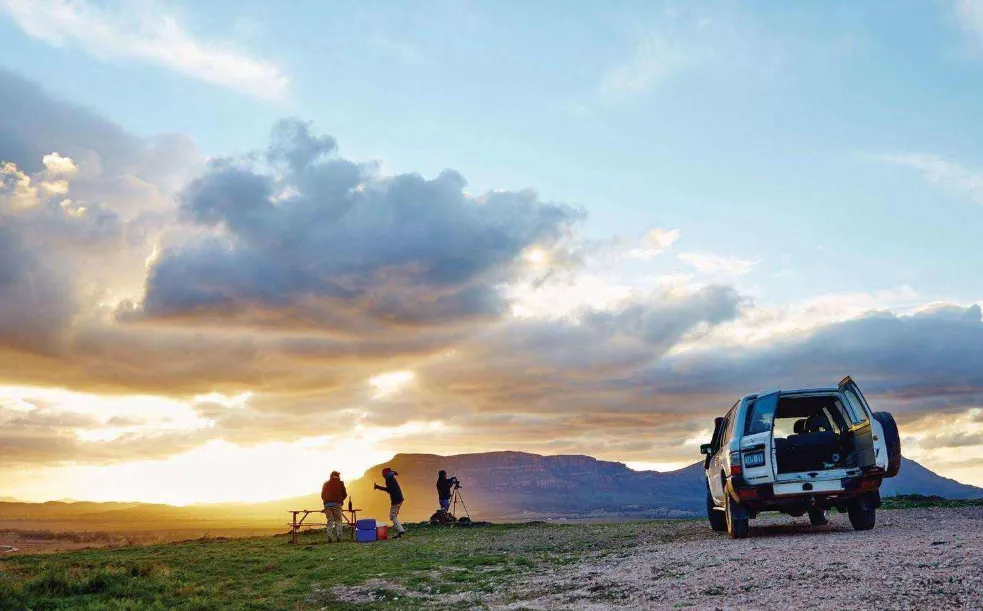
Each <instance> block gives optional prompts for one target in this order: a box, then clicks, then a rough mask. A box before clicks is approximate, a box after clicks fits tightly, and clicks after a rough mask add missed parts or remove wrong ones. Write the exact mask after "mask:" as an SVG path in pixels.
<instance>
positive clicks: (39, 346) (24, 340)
mask: <svg viewBox="0 0 983 611" xmlns="http://www.w3.org/2000/svg"><path fill="white" fill-rule="evenodd" d="M21 229H22V228H21V226H20V224H19V223H16V222H14V221H13V220H12V219H9V218H4V217H3V216H0V345H5V346H9V347H13V348H15V349H18V350H26V351H29V352H41V353H47V352H51V351H55V350H57V349H58V346H59V344H60V343H61V336H62V334H63V333H64V332H65V329H66V328H67V327H68V325H69V323H70V322H71V319H72V316H74V314H75V311H76V303H75V295H74V293H73V291H72V289H71V285H70V283H69V282H68V279H67V278H65V277H63V276H61V275H59V272H58V270H56V269H51V268H49V267H47V266H46V265H45V263H44V261H43V260H42V259H41V257H40V256H39V254H38V253H34V252H31V251H30V250H29V249H28V248H27V247H26V246H25V245H24V243H23V239H22V235H23V234H22V232H21Z"/></svg>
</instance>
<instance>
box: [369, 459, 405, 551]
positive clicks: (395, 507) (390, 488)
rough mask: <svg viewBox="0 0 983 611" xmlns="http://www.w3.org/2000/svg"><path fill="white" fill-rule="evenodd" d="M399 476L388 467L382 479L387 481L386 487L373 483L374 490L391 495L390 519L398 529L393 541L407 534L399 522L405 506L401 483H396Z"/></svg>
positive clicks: (384, 470) (383, 471) (383, 472)
mask: <svg viewBox="0 0 983 611" xmlns="http://www.w3.org/2000/svg"><path fill="white" fill-rule="evenodd" d="M397 475H398V473H396V472H395V471H393V470H392V469H390V468H389V467H386V468H385V469H383V470H382V478H383V479H384V480H385V481H386V485H385V486H380V485H379V484H376V483H375V482H373V483H372V486H373V488H375V489H376V490H382V491H383V492H386V493H388V494H389V519H390V520H392V521H393V528H395V529H396V534H395V535H393V539H399V538H400V537H402V536H403V535H404V534H406V529H404V528H403V524H402V522H400V521H399V508H400V507H402V506H403V491H402V490H400V488H399V482H398V481H396V476H397Z"/></svg>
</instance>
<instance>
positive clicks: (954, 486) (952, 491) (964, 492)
mask: <svg viewBox="0 0 983 611" xmlns="http://www.w3.org/2000/svg"><path fill="white" fill-rule="evenodd" d="M881 494H882V495H884V496H897V495H899V494H922V495H925V496H931V495H935V496H941V497H944V498H947V499H978V498H983V488H977V487H976V486H970V485H969V484H963V483H961V482H957V481H956V480H954V479H949V478H948V477H942V476H941V475H939V474H938V473H936V472H934V471H930V470H928V469H926V468H925V467H923V466H921V465H920V464H918V463H916V462H915V461H913V460H909V459H907V458H902V459H901V472H900V473H898V476H897V477H892V478H890V479H886V480H884V483H883V484H882V485H881Z"/></svg>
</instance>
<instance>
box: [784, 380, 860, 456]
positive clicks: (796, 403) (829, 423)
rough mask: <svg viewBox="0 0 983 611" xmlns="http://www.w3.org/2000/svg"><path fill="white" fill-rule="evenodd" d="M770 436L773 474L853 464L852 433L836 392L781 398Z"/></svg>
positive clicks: (854, 453) (854, 450) (853, 447)
mask: <svg viewBox="0 0 983 611" xmlns="http://www.w3.org/2000/svg"><path fill="white" fill-rule="evenodd" d="M772 438H773V442H774V448H775V461H776V465H775V473H776V475H785V474H790V473H803V472H810V471H823V470H831V469H847V468H851V467H855V466H856V464H857V458H856V457H857V453H856V448H855V444H854V436H853V434H852V433H851V432H850V431H849V426H848V425H847V421H846V418H845V417H844V408H843V404H842V402H841V400H840V398H839V396H838V395H836V394H829V395H819V396H816V395H809V396H802V397H788V398H786V397H783V398H781V399H780V400H779V402H778V407H777V409H776V410H775V415H774V420H773V425H772Z"/></svg>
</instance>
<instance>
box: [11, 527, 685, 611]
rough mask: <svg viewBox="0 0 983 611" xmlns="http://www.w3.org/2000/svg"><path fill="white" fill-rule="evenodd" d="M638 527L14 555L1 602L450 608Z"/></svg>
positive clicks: (613, 543)
mask: <svg viewBox="0 0 983 611" xmlns="http://www.w3.org/2000/svg"><path fill="white" fill-rule="evenodd" d="M637 528H638V525H632V524H602V525H593V526H590V527H589V528H583V527H578V526H572V525H571V526H567V525H549V526H547V525H542V524H525V525H515V524H513V525H494V526H484V527H474V528H469V529H457V528H455V529H449V528H443V529H441V528H433V527H420V526H418V527H415V528H413V529H412V532H411V535H410V536H407V537H405V538H404V539H402V540H398V541H384V542H378V543H374V544H368V545H356V544H354V543H347V542H346V543H342V544H332V545H328V544H325V543H323V537H324V533H323V531H317V532H309V533H305V534H303V535H302V538H301V544H300V545H290V544H288V542H287V538H286V537H284V536H276V537H256V538H249V539H202V540H196V541H188V542H183V543H172V544H166V545H152V546H143V547H140V546H135V547H127V548H118V549H112V550H109V549H99V550H80V551H73V552H65V553H60V554H49V555H24V556H10V557H6V558H3V559H0V609H4V610H6V609H91V610H95V609H100V610H102V609H105V610H124V609H270V608H286V609H308V608H314V609H321V608H329V609H339V610H343V609H356V608H357V609H414V608H433V607H434V606H443V605H444V604H446V605H447V606H448V607H449V608H453V607H454V606H455V605H454V601H462V600H464V599H465V598H469V599H470V598H474V597H481V596H482V595H485V594H488V593H492V592H495V591H496V590H497V589H499V588H500V587H501V586H502V585H503V584H504V583H505V582H507V581H509V580H514V578H515V577H517V576H518V575H520V574H523V573H530V572H533V571H535V570H537V569H539V568H543V567H549V566H556V565H562V564H565V563H572V562H575V561H576V560H577V559H579V558H580V557H581V556H582V555H583V554H585V553H588V552H595V553H596V552H601V554H602V555H603V554H604V553H617V551H618V550H623V549H626V548H629V547H631V546H634V545H635V542H636V534H637V533H636V531H637ZM644 528H645V529H646V530H648V531H651V532H653V533H654V532H656V531H658V527H657V523H650V524H649V525H647V526H645V527H644ZM667 532H668V531H667ZM337 586H341V587H340V588H339V587H337ZM345 586H351V587H348V588H346V587H345Z"/></svg>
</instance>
